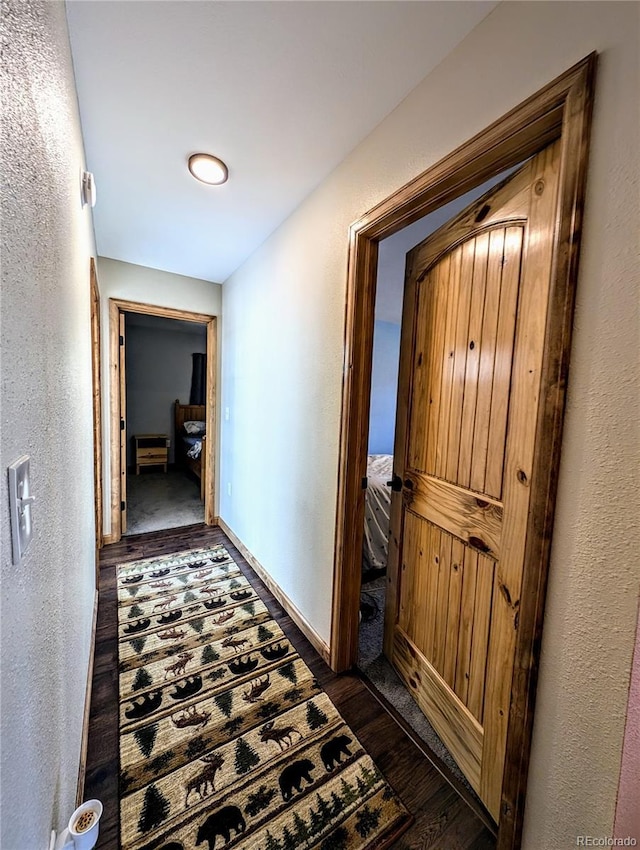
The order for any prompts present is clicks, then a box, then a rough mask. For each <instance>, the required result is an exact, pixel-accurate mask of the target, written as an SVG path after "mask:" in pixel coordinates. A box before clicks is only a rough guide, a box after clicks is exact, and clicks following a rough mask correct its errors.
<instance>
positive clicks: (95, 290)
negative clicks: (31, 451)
mask: <svg viewBox="0 0 640 850" xmlns="http://www.w3.org/2000/svg"><path fill="white" fill-rule="evenodd" d="M89 300H90V310H91V313H90V316H91V388H92V395H93V402H92V403H93V489H94V493H93V498H94V516H95V524H96V530H95V534H96V587H98V580H99V571H100V566H99V563H98V552H99V551H100V549H102V546H103V543H104V535H103V522H104V516H103V509H102V374H101V368H102V366H101V359H102V358H101V356H100V345H101V341H100V289H99V287H98V275H97V272H96V261H95V259H94V258H93V257H91V258H90V260H89Z"/></svg>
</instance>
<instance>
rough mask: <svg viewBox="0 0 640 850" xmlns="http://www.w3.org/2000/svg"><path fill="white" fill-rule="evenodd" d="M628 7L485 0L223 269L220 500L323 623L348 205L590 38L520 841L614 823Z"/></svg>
mask: <svg viewBox="0 0 640 850" xmlns="http://www.w3.org/2000/svg"><path fill="white" fill-rule="evenodd" d="M639 11H640V7H639V6H638V4H636V3H616V2H612V3H599V2H584V3H583V2H568V3H562V2H559V3H544V2H540V3H538V2H534V3H527V2H523V3H503V4H501V5H500V6H498V7H497V8H496V9H495V10H494V11H493V12H492V13H491V14H490V15H489V16H488V17H487V18H486V19H485V20H484V21H483V22H482V23H481V24H480V25H479V26H478V27H477V28H476V29H475V30H474V31H473V32H472V33H471V34H470V35H469V36H468V37H467V38H466V39H465V40H464V41H463V42H462V43H461V44H460V45H459V47H458V48H456V50H455V51H453V53H451V54H450V56H448V57H447V58H446V59H445V60H444V61H443V62H442V63H441V64H440V65H439V66H438V68H436V69H435V70H434V71H433V72H432V73H431V74H430V75H429V76H428V77H427V78H426V79H425V80H424V81H423V82H422V83H421V84H420V85H419V86H417V88H416V89H415V90H414V91H413V92H412V93H411V94H410V95H409V96H408V97H407V98H406V99H405V100H404V101H403V102H402V103H401V104H400V105H399V106H398V107H397V108H396V109H395V110H394V112H392V113H391V114H390V115H389V116H388V117H387V118H386V119H385V120H384V121H383V122H382V123H381V124H380V125H379V126H378V127H377V128H376V130H375V131H374V132H373V133H372V134H371V135H370V136H369V137H368V138H367V139H366V140H365V141H364V142H363V143H362V144H361V145H359V146H358V147H357V148H356V149H355V150H354V151H353V152H352V153H351V155H350V156H349V157H348V158H347V159H346V160H345V161H344V162H343V163H342V164H341V165H340V166H339V167H338V168H337V169H336V170H335V171H334V172H333V174H331V175H330V176H329V177H328V178H327V179H326V180H325V181H324V182H323V183H322V184H321V185H320V186H319V187H318V189H317V190H316V191H315V192H314V193H313V194H312V195H311V196H310V197H309V198H308V199H307V200H306V201H305V203H304V204H302V205H301V206H300V207H299V209H298V210H297V211H296V212H295V213H294V214H293V215H292V216H291V217H290V218H289V219H288V221H286V222H285V223H284V224H283V225H282V226H281V227H280V228H279V229H278V230H277V231H276V232H275V233H274V234H273V235H272V236H271V237H270V238H269V239H268V240H267V242H266V243H265V244H264V245H263V246H261V248H260V249H259V250H258V251H257V252H256V253H255V254H254V255H253V256H252V257H251V258H250V259H249V260H248V261H247V263H245V265H244V266H243V267H241V268H240V269H239V270H238V271H237V272H236V273H235V274H234V275H233V276H232V277H231V278H230V279H229V280H228V281H226V282H225V285H224V289H223V307H224V314H225V322H224V342H223V350H224V367H223V368H224V376H223V395H224V401H223V404H224V405H225V406H226V405H229V406H230V413H231V417H230V420H229V422H225V423H223V426H224V427H223V451H222V472H221V478H222V488H221V492H222V504H221V511H220V513H221V516H222V517H223V518H224V519H225V521H226V522H227V523H228V524H229V525H230V526H231V528H232V529H233V530H234V531H235V532H236V533H237V534H238V535H239V537H240V538H241V539H242V540H243V541H244V542H245V544H246V545H247V546H248V547H249V549H250V550H251V551H252V552H253V554H254V555H255V556H256V557H257V558H258V559H259V560H260V561H261V563H262V564H263V565H264V566H265V567H266V568H267V569H268V570H269V572H270V573H271V574H272V575H273V577H274V579H275V580H276V581H277V582H278V583H279V584H280V585H281V586H282V588H283V589H284V590H285V592H286V593H287V594H288V595H289V597H290V598H291V599H292V601H293V602H294V603H295V604H296V606H297V607H298V608H299V610H300V611H301V612H302V613H303V614H304V615H305V616H306V617H307V618H308V620H309V621H310V623H311V624H312V625H313V626H314V628H315V629H316V630H317V632H318V633H319V634H320V635H321V636H322V637H323V638H325V639H327V638H328V637H329V627H330V608H331V581H332V562H333V542H334V541H333V536H334V522H335V504H336V473H337V457H338V438H339V417H340V394H341V386H342V351H343V322H344V286H345V280H346V260H347V244H348V240H347V232H348V225H349V224H350V222H352V221H354V220H355V219H357V218H358V217H359V216H360V215H362V214H363V213H364V212H365V211H366V210H367V209H369V208H370V207H372V206H373V205H374V204H375V203H377V202H379V201H380V200H382V199H383V198H384V197H386V196H387V195H389V194H390V193H391V192H393V191H394V190H396V189H397V188H398V187H399V186H401V185H402V184H403V183H405V182H406V181H407V180H409V179H410V178H412V177H413V176H414V175H415V174H417V173H419V172H420V171H421V170H423V169H424V168H426V167H427V166H429V165H431V164H432V163H434V162H435V161H437V160H438V159H439V158H440V157H442V156H444V155H445V154H446V153H448V152H449V151H451V150H452V149H453V148H455V147H456V146H457V145H459V144H460V143H461V142H463V141H464V140H465V139H468V138H469V137H471V136H472V135H473V134H474V133H476V132H478V131H479V130H481V129H482V128H483V127H485V126H487V125H488V124H490V123H491V122H492V121H494V120H495V119H496V118H498V117H499V116H500V115H502V114H504V113H505V112H507V111H508V110H509V109H511V108H512V107H513V106H515V105H516V104H518V103H519V102H521V101H522V100H524V99H525V98H526V97H528V96H529V95H530V94H532V93H533V92H535V91H536V90H537V89H539V88H541V87H542V86H543V85H544V84H546V83H547V82H548V81H549V80H551V79H553V77H554V76H556V75H557V74H559V73H561V72H562V71H564V70H565V69H566V68H568V67H569V66H570V65H572V64H573V63H574V62H576V61H578V60H579V59H581V58H582V57H584V56H585V55H586V54H588V53H589V52H590V51H592V50H599V51H601V59H600V67H599V75H598V92H597V99H596V106H595V115H594V131H593V143H592V155H591V162H590V169H589V182H588V193H587V210H586V220H585V230H584V250H583V252H582V258H581V270H580V281H579V287H578V297H577V307H576V319H575V334H574V340H573V351H572V364H571V375H570V388H569V394H568V405H567V416H566V425H565V434H564V445H563V458H562V465H561V471H560V472H561V474H560V487H559V499H558V507H557V513H556V524H555V534H554V545H553V553H552V563H551V576H550V584H549V597H548V605H547V613H546V622H545V633H544V638H543V650H542V661H541V670H540V685H539V689H538V709H537V715H536V723H535V732H534V740H533V753H532V764H531V771H530V784H529V796H528V805H527V816H526V824H525V837H524V844H523V847H524V848H525V850H553V848H563V849H564V848H567V847H570V846H575V841H576V835H577V834H593V835H602V834H609V835H610V834H611V833H612V830H613V819H614V810H615V800H616V790H617V782H618V774H619V768H620V758H621V748H622V738H623V732H624V718H625V712H626V699H627V688H628V682H629V671H630V665H631V653H632V648H633V643H634V633H635V616H636V605H637V594H638V588H639V584H640V574H639V569H638V564H639V563H640V557H639V555H638V542H637V533H635V532H632V531H631V530H632V529H634V528H637V518H638V512H639V506H638V493H639V492H640V488H639V486H638V484H639V483H640V482H639V481H638V465H637V458H638V427H637V423H638V418H639V417H638V409H637V404H638V357H637V342H638V262H637V254H638V214H639V211H638V199H639V196H640V193H639V192H638V150H639V148H640V145H639V140H638V127H639V124H640V122H639V121H638V97H637V82H638V50H637V47H638V14H639ZM257 424H259V427H256V425H257ZM227 482H228V483H229V484H230V485H231V495H230V496H228V495H227V489H226V488H227Z"/></svg>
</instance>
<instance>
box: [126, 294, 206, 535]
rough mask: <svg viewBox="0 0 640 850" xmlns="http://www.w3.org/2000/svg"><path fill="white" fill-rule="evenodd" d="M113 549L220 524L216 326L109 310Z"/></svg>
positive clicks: (140, 309) (179, 316) (166, 313)
mask: <svg viewBox="0 0 640 850" xmlns="http://www.w3.org/2000/svg"><path fill="white" fill-rule="evenodd" d="M109 319H110V321H109V324H110V361H111V365H112V370H111V381H110V398H111V422H110V431H111V440H110V447H111V490H112V500H111V524H112V535H111V538H110V539H111V540H113V542H115V541H116V540H119V539H120V537H121V536H123V535H130V534H138V533H145V532H148V531H155V530H160V529H165V528H178V527H181V526H186V525H193V524H196V523H201V522H203V523H206V524H208V525H213V524H214V522H215V506H214V499H215V490H214V482H215V474H214V473H215V469H214V465H215V433H216V431H215V428H216V410H215V405H216V397H215V375H216V318H215V317H214V316H207V315H203V314H199V313H190V312H188V311H182V310H173V309H169V308H161V307H155V306H153V305H147V304H139V303H136V302H127V301H119V300H117V299H110V301H109Z"/></svg>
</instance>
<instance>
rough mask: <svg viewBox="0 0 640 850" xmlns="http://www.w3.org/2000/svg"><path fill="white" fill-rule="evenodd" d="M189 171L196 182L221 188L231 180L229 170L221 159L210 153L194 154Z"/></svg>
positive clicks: (190, 159)
mask: <svg viewBox="0 0 640 850" xmlns="http://www.w3.org/2000/svg"><path fill="white" fill-rule="evenodd" d="M189 171H190V172H191V173H192V174H193V176H194V177H195V178H196V180H200V182H201V183H208V184H209V185H210V186H220V184H221V183H226V182H227V180H228V179H229V169H228V168H227V166H226V165H225V164H224V162H223V161H222V160H221V159H218V157H217V156H212V155H211V154H210V153H194V154H192V155H191V156H190V157H189Z"/></svg>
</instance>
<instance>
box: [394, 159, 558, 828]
mask: <svg viewBox="0 0 640 850" xmlns="http://www.w3.org/2000/svg"><path fill="white" fill-rule="evenodd" d="M559 157H560V149H559V142H556V143H554V144H553V145H551V146H550V147H548V148H546V149H545V150H543V151H542V152H541V153H540V154H538V155H537V156H535V157H534V158H533V159H532V160H530V161H529V162H528V163H527V164H526V165H525V166H524V167H523V168H522V169H520V170H519V171H518V172H517V173H516V174H515V175H514V176H512V177H511V178H510V179H509V180H508V181H506V182H505V183H503V184H501V185H500V186H498V187H496V188H495V189H493V190H492V191H491V192H490V193H488V194H487V195H485V196H483V197H482V198H481V199H480V200H479V201H477V202H476V203H474V204H473V205H472V206H471V207H470V208H468V209H467V210H465V211H464V212H463V213H462V214H461V215H460V216H458V217H457V218H455V219H454V220H452V221H451V222H449V223H448V224H446V225H445V226H444V227H443V228H441V229H440V230H439V231H437V232H436V233H434V234H433V235H432V236H431V237H429V238H428V239H427V240H426V241H425V242H423V243H422V244H420V245H419V246H417V247H416V248H415V249H414V250H413V251H412V252H411V253H410V254H409V256H408V260H407V276H406V284H405V303H404V312H403V324H402V340H401V356H400V380H399V403H398V418H397V428H396V446H395V469H394V472H395V475H396V476H399V477H400V479H401V482H402V490H401V492H396V493H394V496H393V500H392V512H391V539H390V561H389V582H390V583H389V589H388V590H389V592H388V596H387V609H386V619H385V652H386V654H387V656H388V657H389V658H390V660H391V661H392V663H393V664H394V666H395V667H396V669H397V670H398V672H399V674H400V676H401V677H402V678H403V680H404V681H405V683H406V684H407V686H408V689H409V691H410V692H411V693H412V694H413V696H414V698H415V699H416V701H417V702H418V704H419V706H420V708H421V709H422V711H423V712H424V714H425V715H426V716H427V718H428V719H429V721H430V722H431V724H432V725H433V726H434V728H435V729H436V731H437V732H438V734H439V735H440V737H441V738H442V740H443V741H444V743H445V744H446V745H447V747H448V748H449V750H450V751H451V753H452V755H453V757H454V758H455V759H456V761H457V763H458V764H459V766H460V768H461V769H462V771H463V772H464V773H465V775H466V776H467V778H468V779H469V782H470V783H471V785H472V786H473V788H474V789H475V790H476V792H477V793H478V794H479V796H480V797H481V799H482V800H483V802H484V803H485V805H486V807H487V809H488V810H489V812H490V813H491V815H492V816H493V817H494V818H495V819H496V821H497V820H498V819H499V815H500V799H501V789H502V777H503V771H504V762H505V751H506V736H507V726H508V722H509V710H510V693H511V678H512V672H513V660H514V647H515V639H516V632H517V629H518V609H519V605H520V588H521V579H522V571H523V561H524V553H525V542H526V540H525V538H526V529H527V514H528V510H529V496H530V484H531V471H532V468H533V461H534V453H535V452H536V451H544V450H545V447H544V446H538V447H536V446H535V433H536V420H537V416H538V407H539V404H540V398H539V395H540V381H541V369H542V363H543V352H544V344H545V327H546V317H547V306H548V296H549V289H550V277H551V270H552V264H553V240H554V228H555V221H556V211H557V200H558V198H557V196H558V177H559Z"/></svg>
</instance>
